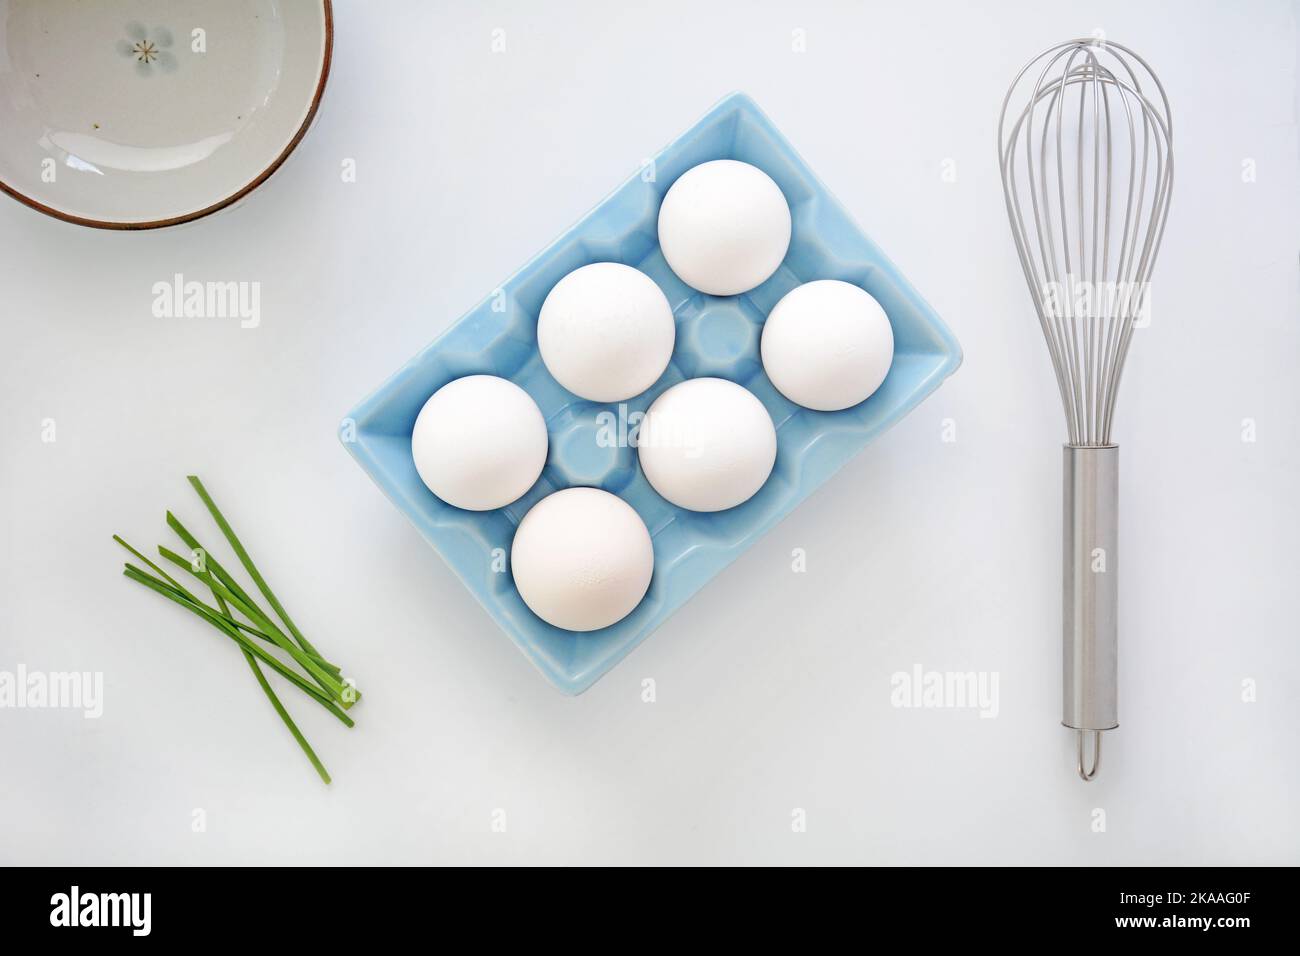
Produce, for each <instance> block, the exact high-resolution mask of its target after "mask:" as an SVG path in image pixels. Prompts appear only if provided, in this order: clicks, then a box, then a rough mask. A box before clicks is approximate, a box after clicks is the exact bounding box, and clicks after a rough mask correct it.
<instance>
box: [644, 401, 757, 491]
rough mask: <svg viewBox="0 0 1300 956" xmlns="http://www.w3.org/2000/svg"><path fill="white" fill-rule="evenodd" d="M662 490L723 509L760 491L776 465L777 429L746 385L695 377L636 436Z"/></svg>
mask: <svg viewBox="0 0 1300 956" xmlns="http://www.w3.org/2000/svg"><path fill="white" fill-rule="evenodd" d="M637 455H638V457H639V458H640V460H641V470H642V471H644V472H645V476H646V480H648V481H649V482H650V484H651V486H653V487H654V489H655V491H657V492H659V494H661V495H663V496H664V497H665V498H667V499H668V500H669V501H671V502H672V503H673V504H675V505H677V506H678V507H681V508H686V509H688V510H690V511H722V510H724V509H726V508H734V507H735V506H736V505H738V504H740V503H741V502H744V501H748V500H749V499H750V498H752V497H753V496H754V494H755V493H756V492H757V491H758V489H759V488H762V487H763V483H764V482H765V481H767V476H768V475H770V474H771V473H772V465H773V464H774V463H775V462H776V428H775V427H774V426H773V425H772V418H771V416H770V415H768V413H767V409H765V408H764V407H763V403H762V402H760V401H759V400H758V399H757V398H755V397H754V396H753V395H752V394H751V393H750V392H749V391H748V390H747V389H744V388H742V387H741V386H739V385H737V384H736V383H735V382H729V381H727V380H725V379H721V378H693V379H689V380H687V381H685V382H681V383H679V384H677V385H674V386H673V387H672V388H670V389H668V391H666V392H664V393H663V394H662V395H660V396H659V397H658V398H657V399H655V401H654V404H653V405H651V406H650V410H649V411H648V412H646V416H645V419H644V420H643V421H642V422H641V427H640V429H639V431H638V433H637Z"/></svg>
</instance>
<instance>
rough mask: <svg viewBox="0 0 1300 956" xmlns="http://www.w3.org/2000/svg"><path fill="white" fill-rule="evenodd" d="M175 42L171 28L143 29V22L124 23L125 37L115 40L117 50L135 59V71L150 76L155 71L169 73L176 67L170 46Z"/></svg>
mask: <svg viewBox="0 0 1300 956" xmlns="http://www.w3.org/2000/svg"><path fill="white" fill-rule="evenodd" d="M173 43H175V40H174V38H173V37H172V32H171V30H168V29H167V28H166V27H154V28H153V29H152V30H147V29H145V27H144V25H143V24H140V23H135V22H131V23H128V24H127V25H126V37H125V39H122V40H118V41H117V52H118V53H120V54H121V55H122V56H124V57H127V58H129V59H131V60H134V61H135V71H136V73H138V74H140V75H141V76H152V75H153V74H154V72H155V71H161V72H164V73H170V72H172V71H173V70H175V69H176V67H177V65H178V64H177V60H176V56H175V54H173V53H172V52H171V49H170V48H171V46H172V44H173Z"/></svg>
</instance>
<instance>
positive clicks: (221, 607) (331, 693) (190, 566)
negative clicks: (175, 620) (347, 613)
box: [113, 475, 361, 783]
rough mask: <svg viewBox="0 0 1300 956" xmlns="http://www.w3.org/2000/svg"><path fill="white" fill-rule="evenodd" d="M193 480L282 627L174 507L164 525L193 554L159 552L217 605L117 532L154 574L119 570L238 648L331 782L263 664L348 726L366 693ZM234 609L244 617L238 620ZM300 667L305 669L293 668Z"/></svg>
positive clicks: (314, 763) (193, 479)
mask: <svg viewBox="0 0 1300 956" xmlns="http://www.w3.org/2000/svg"><path fill="white" fill-rule="evenodd" d="M189 482H190V484H191V485H192V486H193V488H194V490H195V491H196V492H198V495H199V498H200V499H202V501H203V504H204V505H205V506H206V507H207V509H208V513H209V514H211V515H212V518H213V520H214V521H215V522H216V524H217V527H218V528H219V529H220V530H221V533H222V535H224V536H225V539H226V541H227V543H229V545H230V548H231V550H232V551H234V552H235V556H236V557H238V558H239V562H240V564H242V565H243V566H244V570H245V571H246V572H247V573H248V576H249V577H250V578H252V580H253V583H254V584H255V585H256V586H257V590H258V591H260V592H261V594H262V597H263V598H265V599H266V603H267V604H269V605H270V606H271V609H272V610H273V611H274V612H275V615H276V617H278V618H279V622H280V623H279V624H277V623H276V622H275V620H273V619H272V618H271V616H270V615H268V614H266V613H265V612H264V611H263V610H262V609H261V607H259V606H258V604H257V602H256V601H254V600H253V598H252V597H251V596H249V594H248V592H247V591H245V590H244V589H243V587H241V586H240V584H239V582H237V581H236V580H235V579H234V578H233V577H232V576H231V575H230V573H229V572H228V571H227V570H226V569H225V568H224V567H222V565H221V564H220V562H218V561H217V559H216V558H214V557H212V555H211V552H209V551H208V550H207V549H206V548H204V547H203V546H202V545H201V544H199V541H198V539H197V538H195V537H194V535H192V534H190V532H189V530H188V529H187V528H186V527H185V526H184V525H182V524H181V523H180V521H179V520H178V519H177V517H176V516H175V515H174V514H172V513H171V512H170V511H169V512H167V524H168V526H169V527H170V528H171V529H172V530H173V531H174V532H176V535H177V537H179V538H180V539H181V541H183V542H184V543H185V545H186V546H187V547H188V548H189V549H190V557H189V558H185V557H183V556H182V555H180V554H178V553H176V552H175V551H172V550H170V549H168V548H166V547H163V546H162V545H159V546H158V553H159V554H160V555H161V556H162V557H163V559H164V560H165V561H167V562H169V563H171V564H174V565H176V566H177V567H178V568H180V569H181V570H182V571H184V572H185V573H187V574H189V575H190V576H191V577H193V578H194V579H195V580H197V581H198V582H199V583H200V584H201V585H203V586H204V587H205V588H207V590H209V591H211V592H212V597H213V599H214V601H215V602H216V604H215V606H214V605H211V604H207V603H205V602H203V601H201V600H200V599H199V598H198V597H196V596H195V595H194V594H193V593H192V592H191V591H189V590H187V589H186V587H185V586H184V585H183V584H181V583H180V581H178V580H176V578H174V577H172V576H171V575H170V574H168V573H167V572H166V571H164V570H163V569H162V568H161V567H160V566H159V565H157V564H155V563H154V562H153V561H151V560H150V559H149V558H147V557H145V556H144V555H143V554H141V553H140V552H139V551H137V550H136V549H135V548H133V547H132V546H131V545H129V544H127V542H126V541H124V540H123V539H122V538H121V537H120V536H118V535H113V540H114V541H116V542H117V543H118V544H120V545H121V546H122V547H124V548H125V549H126V550H127V551H129V552H130V553H131V554H132V555H134V556H135V557H137V558H139V559H140V561H141V562H143V563H144V564H145V565H146V566H147V567H148V568H149V571H152V572H153V573H152V574H150V573H149V571H145V570H144V569H142V568H140V567H137V566H136V565H134V564H132V563H131V562H129V561H128V562H127V563H126V566H125V570H124V571H123V572H122V573H123V574H125V575H126V576H127V577H128V578H130V579H131V580H132V581H136V582H138V583H139V584H143V585H144V586H145V587H147V588H149V589H150V590H153V591H156V592H157V593H159V594H161V595H162V596H163V597H165V598H167V599H168V600H171V601H174V602H175V603H177V604H179V605H180V606H181V607H183V608H185V609H186V610H188V611H191V612H192V613H194V614H195V615H197V616H198V617H200V618H202V619H203V620H205V621H207V622H208V623H209V624H211V625H212V626H213V627H215V628H216V629H217V630H218V631H220V632H221V633H223V634H225V635H226V636H227V637H229V638H230V639H231V640H232V641H234V642H235V643H236V644H238V645H239V649H240V651H241V652H242V653H243V655H244V660H246V661H247V662H248V666H249V667H250V668H251V669H252V671H253V675H254V676H255V677H256V678H257V683H258V685H259V686H260V687H261V688H262V691H263V693H265V694H266V696H267V699H268V700H270V702H271V706H272V707H274V708H275V712H276V713H277V714H279V715H280V719H281V720H282V721H284V725H285V726H286V727H288V728H289V733H291V734H292V735H293V739H294V740H296V741H297V742H298V746H299V747H301V748H302V752H303V753H304V754H306V755H307V759H308V760H310V761H311V765H312V766H313V767H315V768H316V772H317V773H318V774H320V778H321V779H322V780H324V781H325V782H326V783H329V782H330V776H329V773H327V772H326V770H325V767H324V765H323V764H322V763H321V762H320V759H319V758H318V757H317V756H316V752H315V751H314V750H312V749H311V745H310V744H309V743H307V738H305V737H304V736H303V735H302V732H301V731H300V730H299V729H298V726H297V724H295V723H294V722H293V718H292V717H290V716H289V712H288V711H287V710H285V708H284V705H283V704H282V703H281V702H280V698H279V697H277V696H276V693H275V691H274V690H273V689H272V688H271V684H270V682H269V681H267V679H266V675H265V674H264V673H262V666H263V665H264V666H266V667H269V668H270V669H271V670H273V671H275V672H276V673H277V674H279V675H280V676H281V677H283V678H285V680H287V681H289V682H290V683H291V684H293V685H294V686H295V687H297V688H298V689H299V690H301V691H303V693H305V694H307V696H308V697H311V698H312V699H314V700H315V701H316V702H317V703H318V704H320V705H321V706H322V707H324V708H325V709H326V710H328V711H329V712H330V713H331V714H333V715H334V716H335V717H337V718H338V719H339V720H340V721H341V722H342V723H343V725H344V726H346V727H351V726H353V721H352V718H351V717H349V716H348V715H347V713H345V712H346V711H347V710H349V709H350V708H351V707H352V705H353V704H354V703H356V702H357V700H359V699H360V697H361V695H360V693H358V691H357V689H356V687H355V685H353V683H352V682H351V681H350V680H347V679H345V678H344V677H343V672H342V671H341V670H340V669H339V668H338V667H336V666H335V665H334V664H331V663H330V662H329V661H327V660H326V659H325V658H324V657H322V656H321V654H320V652H319V651H317V650H316V648H314V647H313V646H312V645H311V642H310V641H308V640H307V638H305V637H304V636H303V634H302V632H301V631H299V630H298V626H297V625H296V624H294V623H293V619H292V618H290V617H289V614H288V612H286V611H285V609H284V605H282V604H281V603H280V601H279V600H278V599H277V598H276V596H275V594H274V592H272V591H271V588H270V586H269V585H268V584H267V583H266V579H265V578H263V577H262V575H261V573H260V572H259V571H258V570H257V566H256V565H255V564H253V559H252V558H251V557H249V555H248V551H246V550H245V549H244V545H243V543H242V542H241V541H240V540H239V537H238V536H237V535H236V534H235V531H234V529H233V528H232V527H231V526H230V522H228V521H227V520H226V517H225V515H223V514H222V513H221V509H220V508H218V507H217V505H216V502H215V501H213V500H212V496H211V495H210V494H208V490H207V489H206V488H205V487H203V482H201V481H199V479H198V478H197V477H196V476H194V475H190V476H189ZM236 613H237V614H239V615H240V617H242V618H243V620H240V619H239V618H237V617H236V616H235V614H236ZM280 624H283V625H284V626H283V628H281V626H280ZM286 631H287V632H288V633H287V634H286V633H285V632H286ZM259 642H260V643H259ZM264 644H268V645H270V646H271V647H273V648H275V649H277V650H279V651H281V652H282V653H283V654H285V655H287V656H288V660H285V659H283V658H281V657H279V656H277V655H275V654H272V653H271V652H270V650H269V649H267V648H264V647H263V646H262V645H264ZM295 664H296V665H297V667H298V668H300V669H301V670H298V669H295V667H294V665H295Z"/></svg>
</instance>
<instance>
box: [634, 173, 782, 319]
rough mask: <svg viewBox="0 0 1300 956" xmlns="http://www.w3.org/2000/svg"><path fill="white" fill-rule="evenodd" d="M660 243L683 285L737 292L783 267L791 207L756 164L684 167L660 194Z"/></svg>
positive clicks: (712, 291)
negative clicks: (683, 171)
mask: <svg viewBox="0 0 1300 956" xmlns="http://www.w3.org/2000/svg"><path fill="white" fill-rule="evenodd" d="M659 246H660V248H662V249H663V253H664V258H665V259H667V260H668V265H669V266H670V267H671V268H672V270H673V272H675V273H677V276H678V277H679V278H680V279H681V280H682V281H683V282H685V283H686V284H687V285H689V286H691V287H692V288H695V289H699V290H700V291H701V292H707V293H709V294H710V295H739V294H740V293H741V292H748V291H749V290H750V289H752V288H754V287H755V286H757V285H761V284H762V283H763V282H765V281H767V279H768V278H769V277H770V276H771V275H772V273H773V272H775V271H776V270H777V267H778V266H780V265H781V260H782V259H784V258H785V253H786V250H787V249H788V248H789V247H790V206H789V205H788V204H787V203H786V201H785V196H784V194H782V192H781V187H780V186H778V185H777V184H776V183H775V182H773V181H772V178H771V177H770V176H768V175H767V173H765V172H763V171H762V170H761V169H759V168H758V167H756V166H751V165H749V163H741V162H737V161H736V160H734V159H715V160H713V161H712V162H709V163H702V164H700V165H699V166H696V167H694V168H692V169H688V170H687V171H686V172H685V173H683V174H682V175H681V176H680V177H679V178H678V180H677V181H676V182H675V183H673V185H672V188H671V189H669V190H668V194H667V195H666V196H664V201H663V205H661V206H660V207H659Z"/></svg>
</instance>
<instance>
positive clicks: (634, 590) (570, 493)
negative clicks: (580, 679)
mask: <svg viewBox="0 0 1300 956" xmlns="http://www.w3.org/2000/svg"><path fill="white" fill-rule="evenodd" d="M510 566H511V569H512V570H513V573H514V578H515V587H517V588H518V589H519V596H520V597H522V598H523V599H524V603H525V604H527V605H528V607H529V608H531V609H532V611H533V613H534V614H536V615H537V616H538V617H540V618H541V619H542V620H544V621H546V622H547V623H548V624H554V625H555V626H556V627H562V628H564V629H565V630H566V631H595V630H598V629H600V628H602V627H609V626H610V625H611V624H615V623H617V622H618V621H621V620H622V619H623V618H625V617H627V615H628V614H630V613H632V610H633V608H635V607H636V606H637V605H638V604H640V603H641V599H642V598H643V597H645V593H646V591H647V590H648V589H649V587H650V577H651V574H652V573H653V571H654V545H653V544H652V543H651V541H650V532H649V531H647V530H646V526H645V522H643V521H642V520H641V517H640V515H638V514H637V513H636V512H635V511H634V510H633V509H632V506H631V505H629V504H628V503H627V502H625V501H624V500H623V499H621V498H618V497H616V496H614V495H611V494H610V493H609V492H608V491H601V490H599V489H598V488H567V489H565V490H564V491H557V492H555V494H552V495H548V496H547V497H545V498H543V499H542V500H541V501H539V502H538V503H537V504H535V505H533V507H532V509H531V510H530V511H529V512H528V514H526V515H524V520H523V521H521V522H519V528H518V530H516V531H515V540H514V544H513V545H511V548H510Z"/></svg>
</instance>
